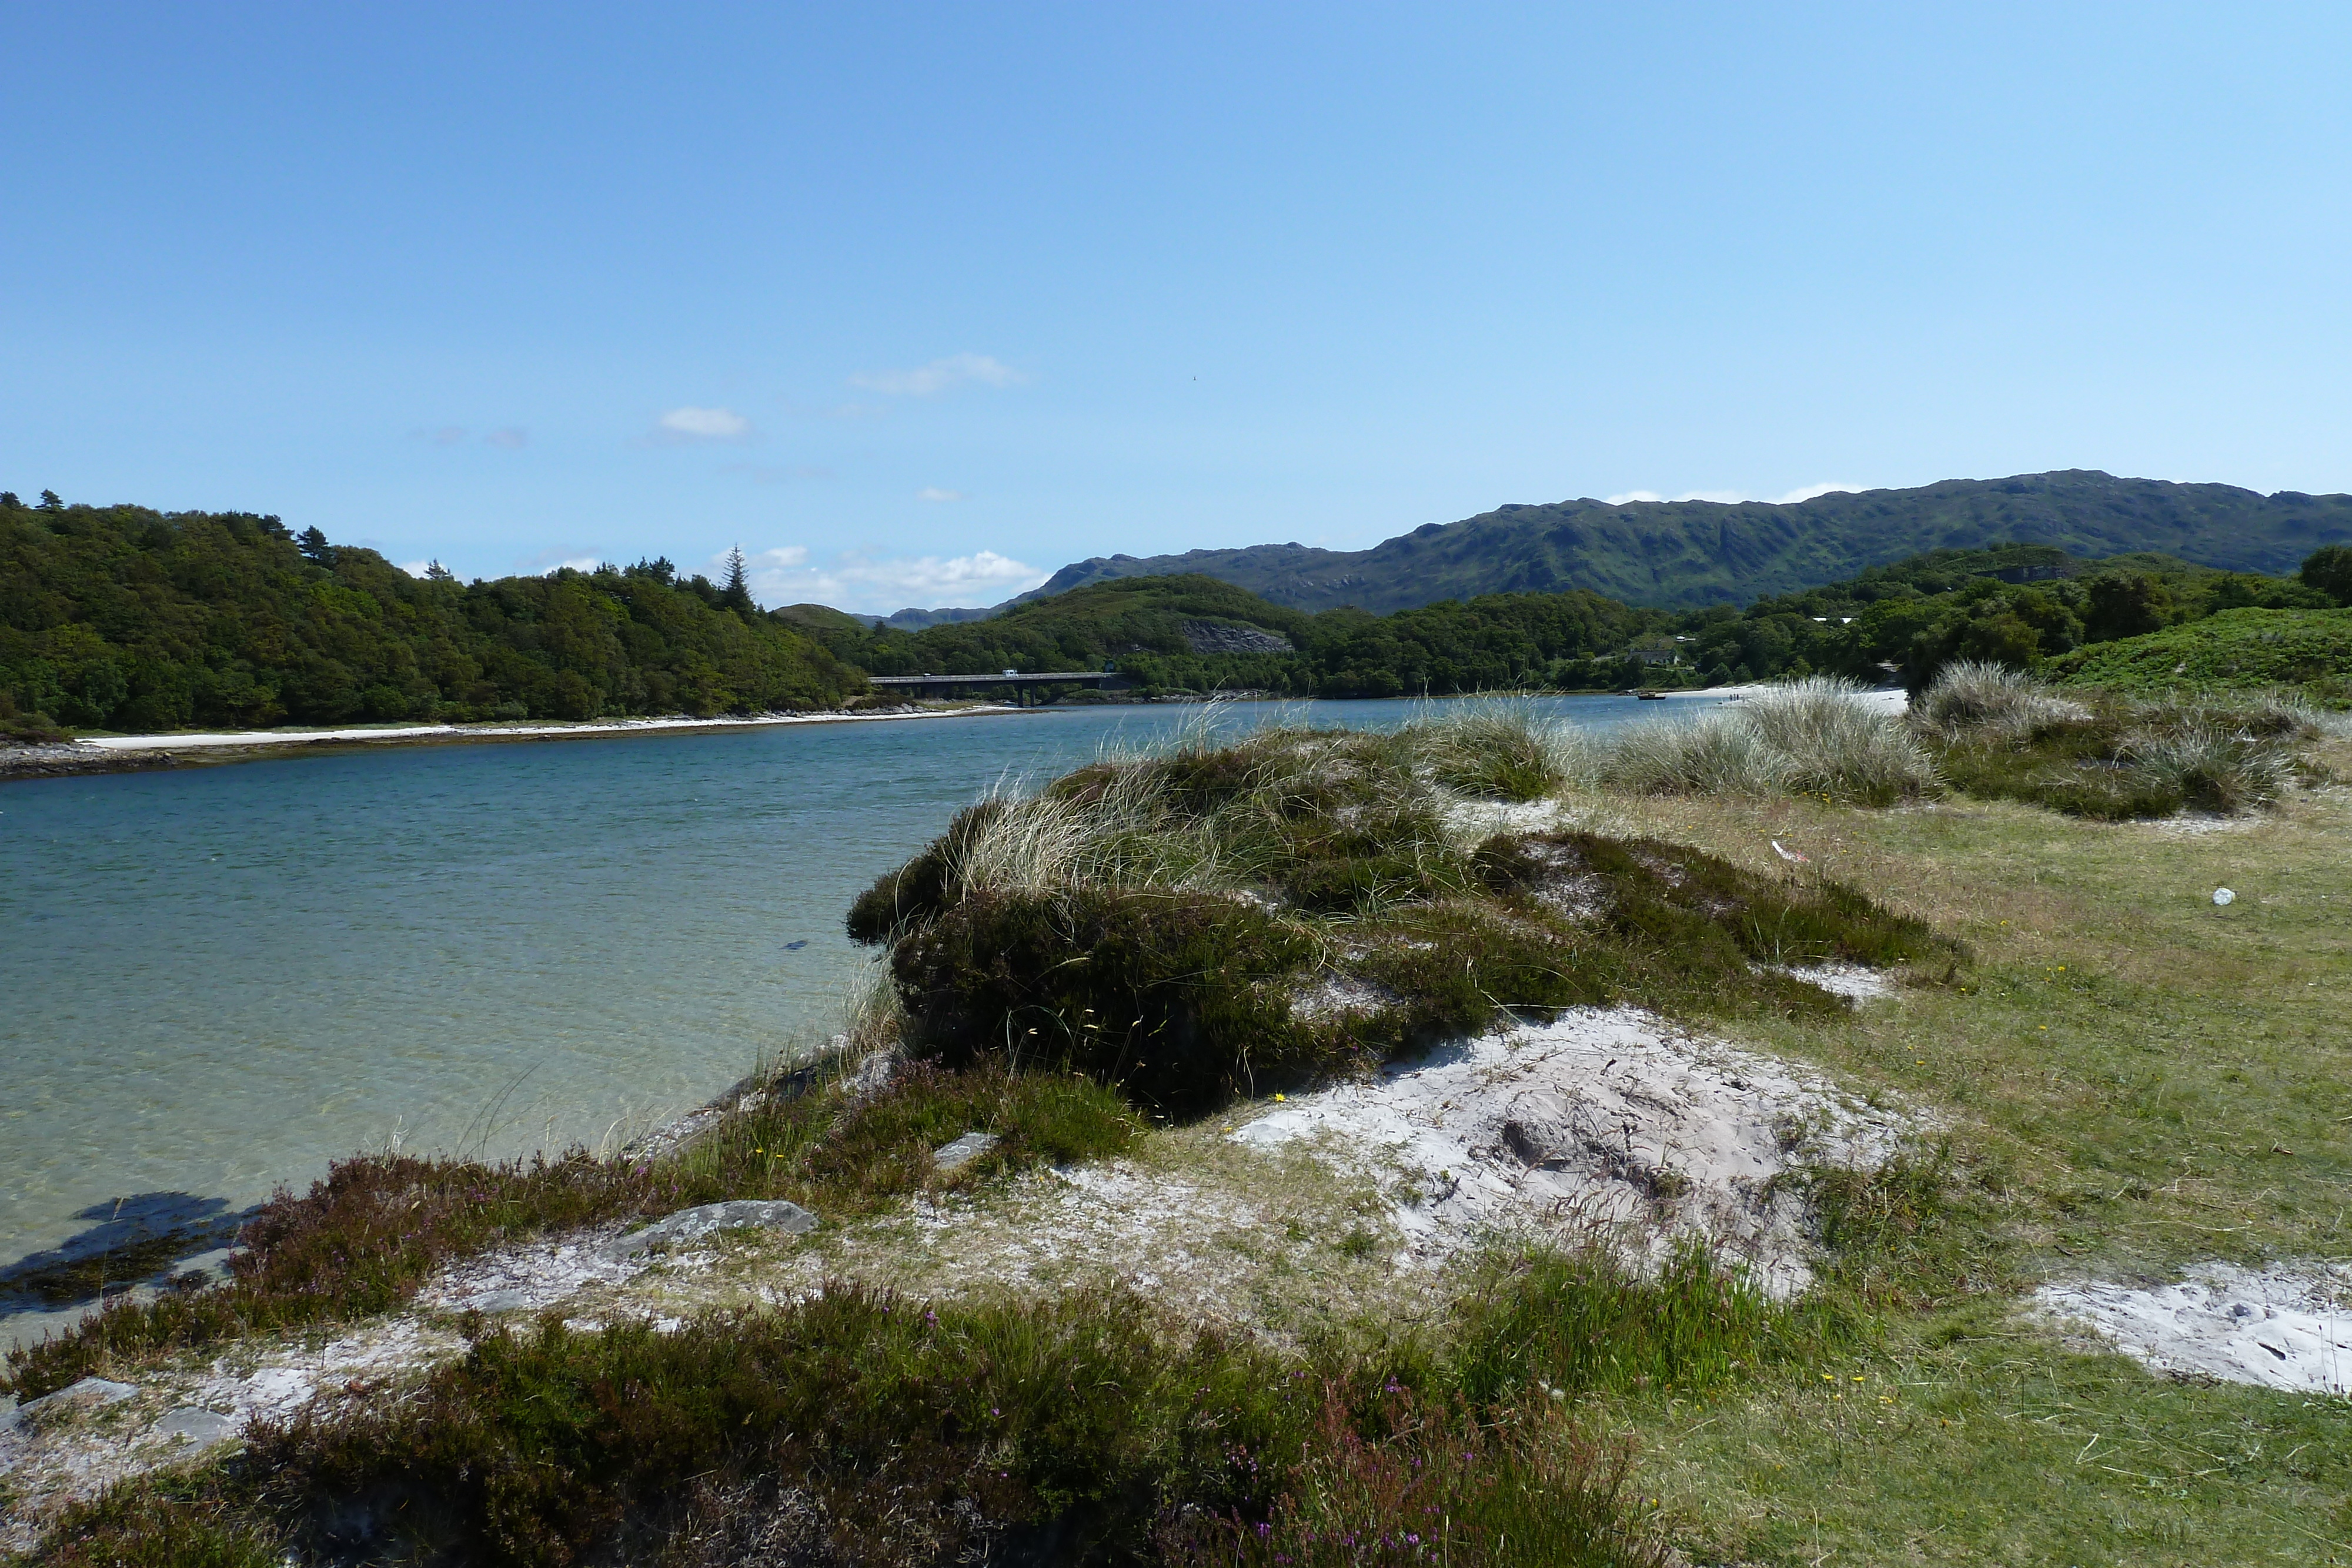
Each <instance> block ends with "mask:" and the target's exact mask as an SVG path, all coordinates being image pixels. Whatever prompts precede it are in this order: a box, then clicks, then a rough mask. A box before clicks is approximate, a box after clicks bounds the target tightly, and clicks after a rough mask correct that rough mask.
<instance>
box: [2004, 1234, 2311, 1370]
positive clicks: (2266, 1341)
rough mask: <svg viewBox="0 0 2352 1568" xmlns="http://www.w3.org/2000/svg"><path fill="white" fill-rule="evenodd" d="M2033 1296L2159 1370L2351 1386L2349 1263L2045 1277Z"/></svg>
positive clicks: (2216, 1265) (2225, 1265)
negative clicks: (2137, 1278) (2134, 1281)
mask: <svg viewBox="0 0 2352 1568" xmlns="http://www.w3.org/2000/svg"><path fill="white" fill-rule="evenodd" d="M2033 1299H2034V1301H2036V1302H2037V1303H2038V1304H2039V1305H2041V1306H2042V1307H2043V1308H2045V1309H2047V1310H2048V1311H2049V1312H2052V1313H2053V1314H2054V1315H2056V1316H2057V1317H2058V1318H2060V1319H2061V1320H2062V1321H2065V1322H2073V1323H2077V1324H2080V1325H2083V1326H2084V1327H2086V1328H2089V1329H2091V1330H2093V1331H2095V1333H2097V1334H2098V1335H2099V1337H2100V1338H2102V1339H2104V1340H2105V1341H2107V1342H2109V1343H2112V1344H2113V1345H2114V1347H2115V1348H2116V1349H2117V1350H2119V1351H2121V1352H2122V1353H2123V1354H2126V1355H2128V1356H2130V1357H2131V1358H2132V1359H2133V1360H2134V1361H2137V1362H2139V1363H2141V1364H2143V1365H2146V1366H2148V1367H2151V1368H2154V1369H2155V1370H2157V1371H2159V1372H2181V1373H2202V1374H2205V1375H2208V1376H2211V1377H2218V1378H2221V1379H2223V1380H2224V1381H2226V1382H2230V1383H2255V1384H2260V1385H2263V1387H2265V1388H2284V1389H2287V1390H2290V1391H2292V1392H2295V1393H2301V1394H2352V1270H2346V1269H2345V1268H2344V1267H2343V1266H2342V1265H2336V1264H2320V1265H2308V1266H2305V1267H2303V1268H2294V1267H2290V1266H2287V1265H2276V1266H2273V1267H2272V1268H2269V1269H2265V1270H2259V1271H2257V1270H2248V1269H2241V1268H2238V1267H2236V1266H2235V1265H2233V1264H2228V1263H2211V1264H2207V1265H2205V1266H2203V1267H2202V1268H2199V1269H2195V1270H2190V1272H2189V1277H2188V1278H2187V1279H2185V1280H2180V1281H2176V1282H2174V1283H2172V1284H2168V1285H2155V1286H2145V1287H2143V1286H2131V1285H2121V1284H2111V1283H2104V1282H2100V1281H2080V1282H2077V1283H2073V1284H2056V1285H2044V1286H2042V1289H2040V1290H2039V1291H2035V1292H2034V1293H2033Z"/></svg>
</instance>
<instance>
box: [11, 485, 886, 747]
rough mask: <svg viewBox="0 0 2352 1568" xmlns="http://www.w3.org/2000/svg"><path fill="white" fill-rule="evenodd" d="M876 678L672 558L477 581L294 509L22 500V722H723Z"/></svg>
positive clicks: (23, 726)
mask: <svg viewBox="0 0 2352 1568" xmlns="http://www.w3.org/2000/svg"><path fill="white" fill-rule="evenodd" d="M842 619H843V620H845V621H848V620H850V618H849V617H846V616H845V617H843V618H842ZM852 624H853V625H855V624H856V623H855V622H852ZM864 685H865V678H864V676H863V675H861V674H858V672H856V670H852V669H847V668H845V667H844V666H843V665H842V664H839V663H838V662H837V661H835V659H834V658H833V656H832V655H831V654H829V653H825V652H824V649H823V648H821V647H819V646H818V645H817V644H816V643H814V641H812V640H811V639H810V638H809V637H808V636H807V635H805V634H804V633H803V632H802V631H801V630H800V629H799V628H798V627H795V626H794V625H793V624H792V623H790V622H785V621H782V620H778V619H776V618H774V617H771V616H766V615H761V614H760V613H759V612H758V611H757V610H756V609H753V608H752V607H751V601H750V599H749V597H748V596H743V597H742V598H741V599H740V606H739V605H736V604H734V603H732V602H730V597H729V593H728V591H727V590H725V589H722V588H719V587H715V586H713V585H712V584H711V583H710V582H709V581H707V580H703V579H701V578H690V579H688V580H685V581H679V580H677V578H676V575H675V573H674V572H673V570H671V567H670V564H669V563H668V562H667V561H652V562H640V563H639V564H638V565H637V566H635V567H632V568H630V569H629V570H626V571H622V570H614V569H611V568H606V569H604V570H598V571H594V572H579V571H572V570H562V571H559V572H555V573H553V574H551V575H550V576H547V577H510V578H502V579H500V580H497V581H495V582H484V581H476V582H473V583H470V584H465V583H460V582H458V581H457V580H456V579H455V578H453V577H451V576H450V575H449V574H447V573H446V572H443V573H441V574H439V576H438V577H436V578H432V579H418V578H415V577H411V576H410V575H409V574H408V573H407V572H405V571H403V570H401V569H400V568H398V567H396V566H394V565H393V564H392V563H391V562H390V561H388V560H386V559H383V557H382V556H380V555H378V554H376V553H375V552H374V551H373V550H368V549H356V548H354V547H352V546H349V545H334V544H330V543H329V542H328V541H327V538H326V536H325V535H323V534H321V533H320V532H319V530H317V529H316V528H311V529H308V530H306V531H305V532H304V533H303V534H302V535H301V536H300V537H299V538H298V537H296V536H294V535H293V534H291V533H289V531H288V530H287V528H286V527H285V525H284V524H282V523H280V522H279V521H278V519H277V518H276V517H255V516H252V515H250V514H247V513H236V512H222V513H208V512H172V513H164V512H154V511H150V510H148V509H146V508H145V507H68V506H65V505H63V504H61V503H53V498H52V499H45V501H44V503H43V504H42V505H40V506H37V507H26V506H25V505H23V504H21V503H20V502H18V501H17V499H16V497H14V496H12V495H0V731H5V730H16V731H19V732H26V733H40V732H42V731H44V730H45V729H46V728H47V726H49V725H52V724H55V725H65V726H69V727H75V728H87V729H118V730H168V729H178V728H184V727H188V726H191V725H195V726H203V727H237V728H244V727H259V726H267V725H273V724H283V723H287V722H293V723H299V724H338V723H349V722H352V721H354V720H383V719H433V720H464V719H487V718H593V717H596V716H601V715H606V714H642V713H656V714H667V713H678V712H686V713H694V714H718V713H730V712H749V711H764V710H768V709H773V708H793V707H820V706H825V707H829V706H835V705H837V704H838V703H839V702H840V701H841V698H842V696H843V695H844V694H845V692H848V691H854V690H857V689H859V688H862V687H863V686H864Z"/></svg>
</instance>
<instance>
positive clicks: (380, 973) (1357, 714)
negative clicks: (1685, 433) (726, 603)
mask: <svg viewBox="0 0 2352 1568" xmlns="http://www.w3.org/2000/svg"><path fill="white" fill-rule="evenodd" d="M1544 706H1546V707H1548V708H1550V709H1552V710H1554V711H1556V712H1558V713H1559V714H1560V715H1562V716H1567V717H1570V718H1572V719H1574V720H1576V721H1577V722H1579V723H1582V724H1587V725H1591V726H1592V727H1614V726H1616V725H1619V724H1622V723H1627V722H1633V721H1637V720H1642V719H1648V718H1652V717H1654V716H1656V715H1657V714H1658V712H1659V711H1660V708H1661V707H1662V706H1663V707H1671V708H1672V709H1674V710H1675V711H1676V712H1678V713H1685V714H1686V713H1689V712H1692V711H1694V710H1695V709H1696V708H1697V707H1699V706H1708V705H1706V700H1705V699H1687V700H1682V701H1677V702H1675V703H1672V704H1667V705H1655V704H1653V705H1642V704H1637V703H1635V702H1634V701H1633V699H1631V698H1623V697H1570V698H1558V699H1550V700H1549V701H1547V702H1546V703H1545V705H1544ZM1411 712H1412V706H1411V705H1408V704H1405V703H1399V702H1362V703H1316V704H1302V705H1292V706H1286V707H1285V708H1283V709H1282V710H1281V713H1282V715H1283V716H1285V717H1297V716H1302V715H1303V716H1306V717H1307V718H1309V719H1311V720H1312V721H1313V722H1316V723H1323V724H1347V725H1357V726H1363V727H1390V726H1393V725H1395V724H1398V723H1401V722H1402V721H1403V720H1404V719H1405V718H1407V717H1408V716H1410V715H1411ZM1199 713H1200V710H1198V709H1192V708H1177V707H1144V708H1137V707H1111V708H1094V709H1077V710H1069V711H1057V710H1054V709H1045V710H1040V711H1032V712H1029V713H1023V714H1006V715H991V716H971V717H959V718H944V719H922V720H913V721H906V722H887V723H858V724H835V725H806V726H792V727H774V728H765V729H752V730H719V731H709V730H705V731H686V732H668V733H662V732H656V733H652V734H642V735H634V736H622V737H605V738H595V739H583V740H576V741H535V742H530V743H524V744H504V745H496V744H480V745H456V746H434V747H404V748H390V747H380V748H374V749H367V750H353V751H346V752H334V753H327V754H310V755H304V756H299V757H286V758H271V759H268V760H263V761H254V762H246V763H239V764H235V765H230V766H221V767H213V768H192V769H184V770H177V771H170V772H154V773H131V774H116V775H110V776H100V777H93V778H79V779H37V780H29V781H25V782H19V783H15V784H10V785H7V786H5V788H0V934H5V935H4V936H0V1067H4V1068H5V1083H6V1092H5V1094H0V1170H5V1173H6V1174H5V1182H0V1267H5V1265H6V1264H7V1263H8V1262H10V1261H11V1260H16V1259H18V1258H21V1257H23V1256H25V1255H26V1254H27V1253H30V1252H33V1251H35V1250H37V1249H45V1248H49V1247H54V1246H56V1245H58V1243H59V1242H61V1241H63V1240H64V1239H67V1238H68V1237H70V1236H73V1235H75V1234H77V1233H79V1232H84V1231H86V1230H88V1228H89V1226H90V1224H91V1222H92V1220H93V1219H94V1218H100V1217H102V1215H103V1214H104V1212H105V1209H106V1207H107V1206H108V1205H110V1204H111V1203H112V1201H113V1200H115V1199H117V1198H119V1197H123V1196H125V1195H130V1194H142V1193H145V1194H153V1193H184V1194H192V1195H196V1196H198V1197H210V1198H219V1199H223V1200H226V1204H228V1205H230V1206H242V1205H244V1204H247V1203H249V1202H252V1201H254V1200H255V1199H257V1198H259V1197H264V1196H266V1195H267V1194H268V1191H269V1190H270V1189H271V1188H272V1187H273V1186H277V1185H278V1184H280V1183H296V1184H299V1183H302V1182H307V1181H308V1180H309V1179H310V1178H311V1177H312V1176H317V1175H319V1174H320V1172H322V1171H323V1170H324V1168H325V1166H326V1163H327V1161H328V1160H329V1159H330V1158H331V1157H332V1156H335V1155H341V1154H345V1153H348V1152H351V1151H352V1150H356V1149H361V1148H381V1147H383V1146H384V1145H386V1144H387V1143H388V1142H390V1141H392V1140H394V1138H397V1139H398V1140H399V1142H400V1145H401V1146H403V1147H404V1148H407V1149H411V1150H416V1151H425V1152H431V1151H457V1150H465V1151H467V1152H471V1151H473V1150H475V1149H477V1148H480V1149H483V1150H485V1151H487V1152H488V1153H489V1154H492V1155H508V1154H515V1153H519V1152H523V1151H526V1150H529V1149H531V1148H534V1147H560V1146H562V1145H568V1144H572V1143H574V1142H582V1141H584V1142H587V1143H589V1144H592V1145H593V1144H595V1143H597V1142H598V1141H599V1140H600V1139H603V1138H604V1137H605V1136H607V1134H609V1133H611V1132H612V1131H613V1130H614V1129H616V1128H617V1129H620V1130H622V1131H624V1132H625V1131H628V1130H633V1129H640V1128H642V1127H644V1126H646V1125H647V1124H651V1123H653V1122H655V1121H658V1120H661V1119H665V1118H667V1117H668V1116H671V1115H674V1114H676V1113H679V1112H681V1111H684V1110H687V1109H688V1108H691V1107H692V1106H694V1105H697V1104H699V1103H702V1102H704V1101H705V1100H707V1099H708V1098H709V1096H711V1095H712V1094H714V1093H716V1092H719V1091H720V1090H722V1089H724V1088H725V1087H727V1086H728V1085H729V1084H730V1083H732V1082H735V1081H736V1080H738V1079H739V1078H740V1077H741V1076H743V1074H744V1073H746V1072H747V1071H750V1070H751V1068H752V1067H753V1066H754V1065H755V1064H756V1063H757V1062H758V1061H760V1059H761V1057H762V1056H763V1055H765V1054H769V1053H773V1052H776V1051H782V1050H784V1049H788V1048H789V1047H791V1046H792V1045H793V1043H795V1042H796V1041H804V1040H810V1039H814V1038H816V1037H819V1036H821V1035H822V1034H824V1032H825V1031H826V1030H827V1029H828V1027H829V1026H830V1024H831V1023H832V1021H833V1019H834V1018H835V1015H836V1012H837V1009H838V1007H839V1004H840V998H841V995H842V993H843V990H844V989H845V985H846V982H847V979H848V977H849V975H850V973H851V972H852V969H853V967H854V966H855V965H856V963H858V962H859V961H860V960H861V957H862V953H863V950H861V949H858V948H856V947H855V946H852V945H851V944H850V943H849V941H848V940H847V938H846V937H845V936H844V935H843V934H842V925H841V922H842V915H843V914H844V913H845V910H846V909H847V907H848V904H849V902H850V900H851V899H852V898H853V897H854V896H856V894H857V893H858V891H859V890H861V889H862V888H864V887H865V886H866V884H867V883H869V882H871V881H872V880H873V878H874V877H876V876H877V875H878V874H879V873H881V872H883V871H884V870H886V869H887V868H888V867H890V866H892V865H895V864H897V863H898V862H900V861H902V860H903V859H904V858H905V857H906V856H907V855H908V853H909V852H912V851H913V850H915V849H916V848H918V847H919V845H921V844H922V843H923V842H924V841H926V840H927V839H929V837H930V836H931V835H932V834H934V833H936V832H938V831H940V828H941V827H943V826H944V825H945V824H946V822H947V821H948V819H949V818H950V816H952V815H953V814H954V813H955V811H956V810H958V809H959V808H960V807H961V806H962V805H964V804H965V803H967V802H968V801H970V800H971V799H972V798H973V797H974V796H975V795H976V794H978V793H980V792H981V791H982V790H984V789H987V788H988V787H989V786H990V785H991V784H992V783H993V782H995V781H996V780H997V779H999V778H1001V777H1003V776H1004V775H1006V774H1008V773H1012V774H1024V773H1025V774H1034V775H1039V776H1050V775H1052V774H1054V773H1056V772H1059V771H1062V770H1064V769H1066V768H1069V767H1071V766H1074V765H1075V764H1076V763H1077V762H1080V761H1083V760H1085V759H1086V758H1088V757H1091V756H1092V755H1094V753H1095V752H1096V750H1097V748H1098V747H1100V746H1101V745H1102V744H1103V743H1104V742H1105V741H1106V740H1107V739H1110V738H1113V737H1118V738H1121V739H1124V740H1128V741H1144V740H1149V739H1150V737H1152V736H1154V735H1156V734H1160V733H1164V732H1165V731H1167V730H1168V729H1170V728H1171V727H1174V726H1176V725H1179V724H1182V723H1186V722H1191V721H1195V720H1197V718H1198V716H1199ZM1267 716H1271V715H1270V714H1269V713H1268V711H1267V710H1265V709H1257V710H1251V709H1248V708H1244V709H1240V710H1237V711H1235V712H1234V713H1232V714H1230V715H1229V716H1228V718H1227V720H1226V722H1231V723H1240V724H1250V723H1255V722H1259V721H1261V720H1262V719H1263V718H1265V717H1267ZM795 943H805V944H806V946H798V947H792V946H788V945H790V944H795ZM93 1211H95V1212H93ZM78 1217H79V1218H78Z"/></svg>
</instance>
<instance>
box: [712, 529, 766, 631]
mask: <svg viewBox="0 0 2352 1568" xmlns="http://www.w3.org/2000/svg"><path fill="white" fill-rule="evenodd" d="M719 603H721V604H723V605H725V606H726V607H727V608H728V609H730V610H732V611H733V612H735V613H736V614H738V615H746V616H748V615H751V614H752V613H754V612H756V611H757V610H758V609H759V606H758V605H756V604H754V603H752V602H751V573H750V571H749V570H746V568H745V566H744V563H743V547H742V546H741V545H736V546H734V547H733V548H732V549H729V550H728V552H727V583H726V586H724V587H723V588H721V589H720V590H719Z"/></svg>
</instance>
